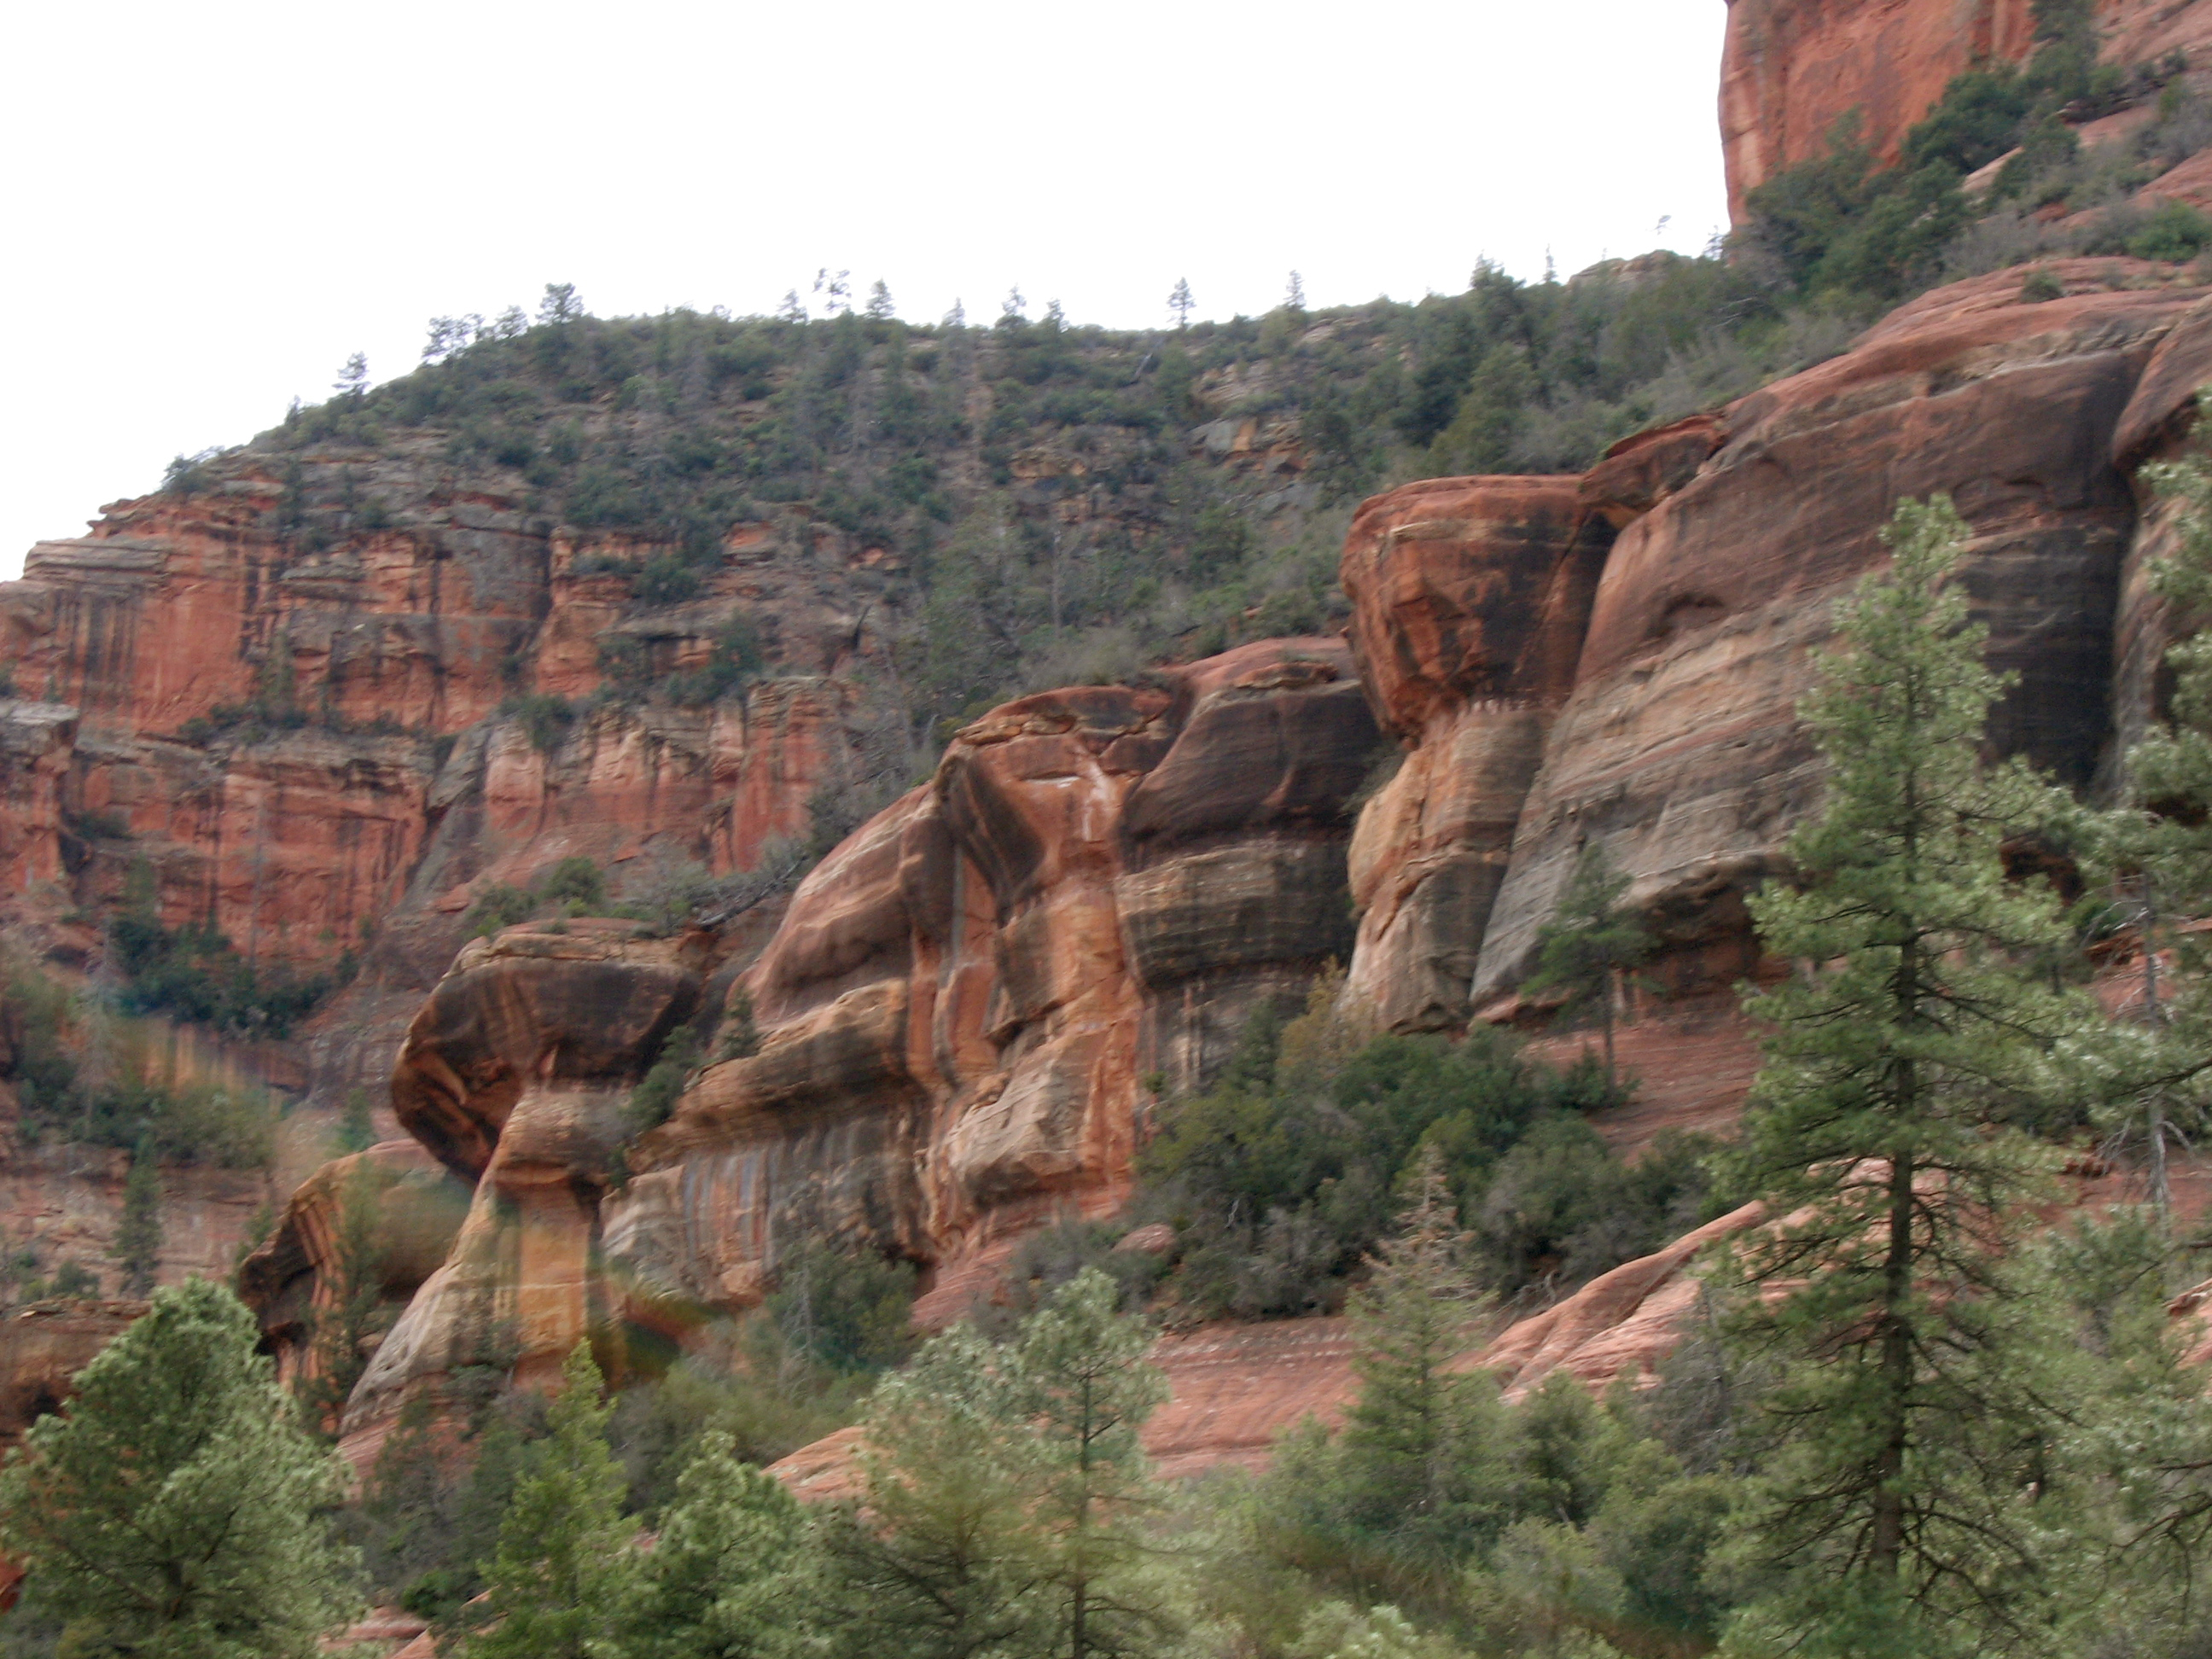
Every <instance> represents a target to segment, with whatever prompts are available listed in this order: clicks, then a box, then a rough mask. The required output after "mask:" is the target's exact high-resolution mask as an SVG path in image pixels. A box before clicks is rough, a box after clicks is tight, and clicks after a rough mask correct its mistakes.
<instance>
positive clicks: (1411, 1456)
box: [1338, 1148, 1505, 1571]
mask: <svg viewBox="0 0 2212 1659" xmlns="http://www.w3.org/2000/svg"><path fill="white" fill-rule="evenodd" d="M1467 1242H1468V1241H1467V1235H1466V1234H1464V1233H1463V1232H1462V1231H1460V1226H1459V1215H1458V1212H1457V1211H1456V1210H1455V1208H1454V1207H1453V1205H1452V1200H1451V1185H1450V1182H1449V1180H1448V1179H1447V1178H1446V1176H1445V1173H1444V1168H1443V1159H1442V1158H1440V1157H1438V1156H1437V1152H1436V1151H1435V1149H1434V1148H1427V1149H1425V1150H1424V1152H1423V1153H1422V1155H1421V1157H1420V1160H1419V1163H1418V1164H1416V1165H1415V1166H1414V1170H1413V1176H1412V1179H1411V1181H1410V1182H1409V1191H1408V1194H1407V1205H1406V1207H1405V1208H1404V1209H1403V1210H1401V1212H1399V1215H1398V1221H1397V1228H1396V1231H1395V1233H1394V1234H1393V1235H1392V1237H1389V1238H1388V1239H1386V1240H1385V1241H1384V1242H1383V1245H1382V1246H1381V1249H1380V1250H1379V1252H1378V1254H1377V1255H1376V1257H1375V1258H1374V1259H1372V1260H1371V1261H1370V1262H1369V1264H1368V1265H1369V1267H1370V1278H1369V1279H1368V1282H1367V1283H1366V1284H1365V1285H1364V1286H1362V1287H1361V1289H1360V1290H1359V1291H1358V1293H1357V1294H1355V1295H1354V1296H1353V1297H1352V1304H1351V1309H1350V1311H1351V1316H1352V1334H1353V1338H1354V1340H1355V1342H1356V1344H1357V1346H1356V1347H1355V1349H1354V1351H1353V1356H1352V1373H1353V1375H1354V1376H1357V1377H1358V1379H1359V1383H1360V1390H1359V1397H1358V1401H1356V1402H1355V1403H1354V1404H1353V1406H1352V1409H1351V1410H1350V1411H1349V1412H1348V1413H1346V1419H1345V1427H1344V1433H1343V1437H1342V1442H1341V1445H1340V1449H1339V1465H1338V1473H1339V1478H1340V1480H1341V1481H1342V1482H1343V1484H1344V1486H1346V1489H1347V1492H1349V1494H1350V1496H1351V1500H1352V1512H1353V1513H1354V1514H1355V1515H1356V1516H1358V1519H1359V1522H1360V1523H1361V1525H1362V1527H1363V1529H1364V1530H1368V1531H1370V1532H1372V1533H1373V1534H1376V1535H1377V1536H1378V1539H1379V1541H1382V1542H1383V1544H1384V1546H1385V1547H1386V1548H1387V1549H1388V1551H1389V1553H1390V1554H1392V1555H1393V1556H1395V1557H1397V1558H1399V1559H1401V1560H1404V1561H1406V1562H1407V1563H1409V1564H1411V1565H1414V1566H1416V1567H1417V1568H1418V1569H1420V1570H1423V1571H1433V1570H1437V1569H1442V1568H1447V1567H1449V1566H1450V1565H1453V1564H1455V1562H1457V1561H1458V1560H1459V1559H1462V1557H1463V1556H1464V1555H1465V1553H1466V1552H1467V1551H1468V1548H1469V1547H1471V1545H1472V1544H1473V1542H1474V1541H1475V1540H1476V1539H1477V1538H1478V1537H1480V1535H1482V1534H1484V1533H1485V1532H1486V1531H1494V1529H1495V1526H1496V1524H1497V1522H1498V1517H1499V1516H1500V1514H1501V1513H1502V1510H1503V1507H1504V1490H1503V1488H1504V1478H1505V1476H1504V1466H1503V1463H1502V1462H1501V1460H1500V1459H1499V1457H1498V1451H1499V1449H1500V1446H1501V1443H1502V1441H1503V1438H1504V1430H1503V1426H1502V1423H1501V1420H1500V1411H1499V1407H1498V1385H1497V1383H1496V1382H1495V1380H1494V1379H1493V1378H1492V1377H1491V1376H1489V1375H1488V1374H1487V1373H1486V1372H1477V1373H1471V1374H1462V1373H1459V1372H1455V1371H1454V1370H1452V1369H1451V1363H1452V1361H1454V1360H1455V1359H1456V1358H1459V1357H1460V1356H1461V1355H1462V1354H1463V1353H1465V1352H1467V1351H1468V1348H1469V1347H1470V1346H1473V1342H1474V1330H1475V1328H1476V1326H1477V1324H1478V1322H1480V1319H1481V1317H1482V1316H1483V1314H1484V1312H1485V1311H1486V1297H1483V1296H1482V1295H1481V1294H1480V1292H1479V1291H1477V1290H1476V1289H1475V1285H1474V1277H1473V1275H1472V1274H1471V1273H1470V1272H1469V1271H1468V1265H1467V1260H1466V1256H1467Z"/></svg>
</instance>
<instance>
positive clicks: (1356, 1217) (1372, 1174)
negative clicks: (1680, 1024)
mask: <svg viewBox="0 0 2212 1659" xmlns="http://www.w3.org/2000/svg"><path fill="white" fill-rule="evenodd" d="M1330 985H1331V982H1330V981H1324V982H1323V984H1322V986H1321V987H1316V992H1315V996H1314V1001H1313V1003H1312V1005H1311V1006H1310V1007H1309V1008H1308V1010H1307V1012H1305V1013H1304V1015H1303V1016H1301V1017H1300V1018H1298V1019H1297V1020H1295V1021H1293V1022H1291V1024H1289V1025H1288V1026H1285V1025H1284V1024H1282V1022H1281V1021H1280V1020H1279V1018H1274V1017H1272V1016H1269V1015H1268V1014H1267V1013H1266V1012H1264V1011H1263V1012H1262V1013H1261V1015H1260V1016H1259V1017H1257V1018H1255V1019H1254V1020H1253V1021H1252V1022H1251V1024H1250V1025H1249V1027H1248V1030H1247V1036H1246V1040H1245V1042H1244V1045H1243V1048H1241V1049H1240V1051H1239V1052H1238V1054H1237V1056H1236V1057H1235V1058H1234V1059H1233V1060H1231V1063H1230V1065H1229V1066H1227V1068H1226V1069H1225V1071H1224V1073H1223V1074H1222V1076H1221V1077H1220V1078H1219V1079H1217V1081H1216V1082H1215V1083H1214V1085H1213V1086H1212V1088H1210V1089H1208V1090H1206V1091H1205V1092H1203V1093H1201V1094H1199V1095H1197V1096H1194V1097H1190V1098H1188V1099H1185V1100H1182V1101H1180V1102H1176V1103H1174V1104H1172V1105H1170V1107H1169V1108H1168V1109H1166V1110H1165V1112H1164V1115H1163V1121H1162V1124H1161V1127H1160V1130H1159V1133H1158V1134H1157V1136H1156V1137H1155V1138H1154V1139H1153V1140H1152V1144H1151V1145H1150V1146H1147V1147H1146V1149H1145V1151H1144V1152H1143V1153H1142V1154H1140V1156H1139V1165H1138V1167H1139V1173H1140V1174H1141V1176H1142V1177H1143V1179H1144V1181H1145V1182H1146V1189H1147V1190H1146V1196H1145V1197H1144V1198H1143V1199H1142V1200H1140V1205H1139V1211H1138V1213H1140V1214H1145V1215H1160V1216H1163V1217H1164V1218H1170V1219H1172V1220H1173V1221H1174V1223H1175V1225H1176V1227H1177V1229H1178V1230H1179V1231H1180V1232H1181V1234H1182V1244H1181V1247H1180V1248H1181V1250H1182V1257H1181V1260H1180V1261H1179V1262H1178V1264H1177V1266H1176V1270H1175V1273H1174V1276H1173V1278H1172V1279H1170V1282H1169V1284H1168V1285H1167V1286H1166V1289H1167V1290H1168V1291H1170V1293H1171V1294H1172V1295H1173V1296H1174V1297H1175V1298H1176V1300H1177V1301H1178V1302H1179V1303H1180V1304H1182V1305H1184V1306H1187V1307H1188V1308H1191V1309H1192V1310H1194V1311H1196V1312H1200V1313H1208V1314H1212V1313H1234V1314H1237V1315H1240V1316H1248V1317H1249V1316H1258V1315H1261V1314H1274V1313H1297V1312H1303V1311H1310V1310H1316V1309H1324V1308H1328V1307H1333V1306H1334V1305H1335V1304H1336V1303H1337V1302H1338V1301H1340V1299H1341V1297H1342V1294H1343V1291H1344V1289H1345V1286H1346V1282H1347V1280H1348V1278H1349V1276H1350V1275H1351V1274H1352V1273H1353V1272H1354V1271H1355V1270H1356V1269H1357V1268H1358V1265H1359V1263H1360V1261H1361V1260H1362V1258H1363V1257H1364V1255H1365V1254H1366V1253H1367V1252H1368V1251H1369V1250H1370V1249H1371V1248H1372V1247H1373V1246H1374V1244H1375V1242H1376V1239H1378V1238H1379V1237H1381V1236H1382V1234H1383V1231H1384V1229H1385V1228H1386V1227H1387V1226H1388V1225H1389V1221H1390V1218H1391V1215H1392V1212H1393V1208H1394V1205H1395V1194H1396V1191H1397V1188H1398V1187H1399V1184H1400V1182H1401V1181H1402V1180H1403V1179H1404V1177H1405V1174H1406V1171H1407V1169H1408V1168H1409V1167H1410V1165H1411V1163H1412V1161H1413V1158H1414V1157H1415V1155H1416V1154H1417V1152H1419V1150H1420V1149H1421V1148H1423V1147H1424V1146H1434V1147H1436V1148H1437V1151H1438V1152H1440V1153H1441V1154H1442V1156H1443V1159H1444V1163H1445V1169H1446V1171H1447V1173H1448V1176H1449V1179H1450V1181H1451V1182H1452V1185H1453V1188H1454V1189H1455V1194H1456V1195H1457V1197H1458V1199H1459V1201H1460V1203H1461V1205H1462V1209H1464V1210H1467V1211H1468V1212H1470V1213H1471V1212H1473V1211H1474V1209H1475V1208H1476V1207H1477V1206H1478V1205H1479V1202H1480V1199H1481V1197H1482V1195H1483V1194H1485V1193H1486V1191H1487V1189H1488V1188H1489V1185H1490V1182H1491V1178H1492V1174H1493V1172H1494V1171H1495V1170H1496V1169H1497V1168H1498V1164H1499V1161H1500V1160H1501V1159H1502V1158H1504V1157H1505V1156H1506V1154H1508V1153H1509V1152H1511V1151H1512V1150H1513V1149H1514V1148H1515V1147H1516V1146H1517V1145H1519V1144H1520V1143H1521V1141H1522V1139H1524V1138H1525V1137H1527V1136H1528V1134H1530V1133H1531V1132H1532V1131H1533V1130H1534V1128H1535V1127H1537V1126H1538V1125H1539V1124H1541V1123H1543V1122H1546V1121H1550V1120H1553V1119H1555V1118H1564V1119H1566V1120H1567V1121H1572V1122H1577V1123H1578V1122H1579V1118H1580V1115H1581V1114H1582V1113H1583V1112H1585V1111H1589V1110H1591V1109H1597V1108H1600V1107H1604V1106H1609V1105H1613V1104H1617V1103H1620V1100H1622V1099H1623V1098H1625V1097H1624V1096H1623V1095H1621V1094H1620V1093H1619V1092H1618V1091H1613V1090H1609V1089H1607V1086H1606V1085H1605V1081H1604V1078H1603V1075H1602V1073H1601V1069H1600V1068H1599V1067H1598V1066H1597V1065H1596V1064H1595V1061H1585V1062H1584V1063H1583V1064H1580V1065H1577V1066H1574V1067H1572V1068H1570V1069H1569V1070H1567V1071H1565V1072H1561V1071H1558V1070H1555V1069H1553V1068H1552V1067H1550V1066H1543V1065H1540V1064H1537V1063H1535V1062H1533V1061H1530V1060H1526V1059H1524V1058H1523V1057H1522V1055H1521V1054H1519V1053H1518V1052H1517V1051H1516V1048H1515V1046H1514V1044H1513V1042H1512V1041H1511V1040H1510V1038H1509V1037H1507V1036H1504V1034H1502V1033H1500V1032H1498V1031H1496V1030H1492V1029H1491V1028H1488V1027H1481V1028H1478V1029H1477V1030H1474V1031H1472V1032H1470V1033H1469V1034H1468V1036H1467V1037H1466V1038H1465V1039H1464V1040H1462V1042H1458V1043H1452V1042H1447V1041H1446V1040H1445V1039H1443V1038H1442V1037H1429V1036H1381V1037H1374V1038H1371V1039H1368V1040H1364V1041H1355V1040H1354V1034H1355V1033H1356V1031H1357V1026H1356V1024H1355V1023H1354V1022H1352V1021H1351V1020H1350V1019H1349V1018H1347V1017H1346V1015H1344V1014H1342V1013H1341V1012H1338V1011H1336V1010H1335V1009H1334V1007H1333V1006H1331V1005H1330V1001H1329V997H1330V994H1331V992H1330ZM1579 1265H1581V1264H1579V1263H1578V1266H1579ZM1604 1265H1605V1266H1608V1267H1609V1266H1611V1265H1612V1263H1611V1262H1610V1261H1608V1262H1606V1263H1605V1264H1604Z"/></svg>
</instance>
